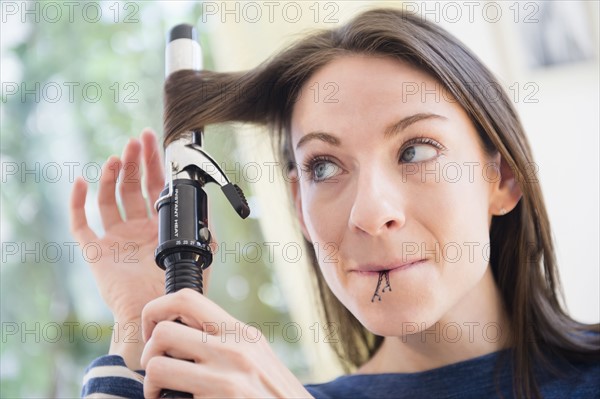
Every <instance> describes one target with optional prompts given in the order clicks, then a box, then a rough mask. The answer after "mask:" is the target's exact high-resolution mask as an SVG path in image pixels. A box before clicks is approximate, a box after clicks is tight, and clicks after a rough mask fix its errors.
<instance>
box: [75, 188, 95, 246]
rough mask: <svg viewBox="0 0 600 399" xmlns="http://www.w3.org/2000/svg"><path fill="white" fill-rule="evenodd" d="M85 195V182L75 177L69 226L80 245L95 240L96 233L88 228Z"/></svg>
mask: <svg viewBox="0 0 600 399" xmlns="http://www.w3.org/2000/svg"><path fill="white" fill-rule="evenodd" d="M86 196H87V183H86V182H85V180H84V179H83V178H82V177H77V178H76V179H75V183H73V189H72V191H71V201H70V204H69V211H70V228H71V234H72V235H73V237H75V239H77V241H79V243H80V245H85V244H87V243H88V242H92V241H94V240H96V234H95V233H94V232H93V231H92V229H90V227H89V225H88V222H87V217H86V216H85V198H86Z"/></svg>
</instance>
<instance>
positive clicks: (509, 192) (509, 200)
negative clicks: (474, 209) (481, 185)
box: [489, 152, 523, 216]
mask: <svg viewBox="0 0 600 399" xmlns="http://www.w3.org/2000/svg"><path fill="white" fill-rule="evenodd" d="M492 162H494V163H495V164H496V165H500V168H499V169H500V171H499V174H500V178H499V179H495V181H494V182H493V183H492V186H493V187H492V194H491V201H490V209H489V212H490V215H496V216H503V215H505V214H507V213H508V212H510V211H512V210H513V209H514V208H515V207H516V206H517V204H518V203H519V200H520V199H521V197H522V195H523V194H522V192H521V188H520V187H519V184H518V181H517V178H516V177H515V173H514V172H513V170H512V169H511V167H510V166H509V165H508V163H507V162H506V160H505V159H504V157H502V155H501V154H500V152H498V154H496V155H495V156H494V159H493V161H492Z"/></svg>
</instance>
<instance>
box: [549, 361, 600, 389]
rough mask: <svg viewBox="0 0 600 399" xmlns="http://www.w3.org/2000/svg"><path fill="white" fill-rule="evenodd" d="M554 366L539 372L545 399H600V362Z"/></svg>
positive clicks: (558, 363) (559, 363)
mask: <svg viewBox="0 0 600 399" xmlns="http://www.w3.org/2000/svg"><path fill="white" fill-rule="evenodd" d="M552 366H553V368H552V369H549V368H548V367H544V368H540V369H539V370H538V384H539V385H540V391H541V393H542V396H543V397H544V398H565V397H569V398H600V361H595V362H585V363H583V362H576V363H573V362H570V363H566V362H563V361H561V362H558V361H557V362H553V364H552Z"/></svg>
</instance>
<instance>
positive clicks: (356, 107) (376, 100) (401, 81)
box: [291, 55, 468, 141]
mask: <svg viewBox="0 0 600 399" xmlns="http://www.w3.org/2000/svg"><path fill="white" fill-rule="evenodd" d="M419 112H432V113H442V114H445V115H446V116H448V117H452V116H458V117H460V118H466V114H465V113H464V111H463V110H462V108H461V107H460V106H459V105H458V104H457V103H456V101H455V100H454V99H453V98H452V97H451V95H450V94H449V93H448V92H447V91H446V90H445V89H444V87H443V85H442V84H441V83H439V82H438V81H437V80H436V79H434V78H433V77H432V76H431V75H429V74H428V73H426V72H424V71H422V70H420V69H418V68H415V67H414V66H412V65H410V64H408V63H406V62H403V61H400V60H397V59H393V58H391V57H384V56H377V57H375V56H367V55H349V56H344V57H340V58H337V59H335V60H333V61H331V62H330V63H328V64H326V65H325V66H323V67H322V68H320V69H319V70H317V71H316V72H315V73H314V74H313V75H312V76H311V77H310V78H308V79H307V81H306V82H305V84H304V85H303V87H302V90H301V92H300V96H299V98H298V101H297V102H296V104H295V106H294V109H293V112H292V120H291V122H292V134H293V135H295V136H297V135H298V134H299V132H301V131H306V130H309V129H323V130H332V131H337V130H339V129H345V128H351V127H353V126H354V127H355V126H358V125H365V124H370V125H371V126H370V127H372V128H376V127H377V126H372V124H373V123H377V121H381V122H382V123H389V122H390V121H389V120H386V121H384V120H383V119H388V118H391V119H394V118H397V117H401V116H406V115H410V114H413V113H419ZM467 119H468V118H467ZM297 139H298V137H296V140H297ZM296 140H294V141H296Z"/></svg>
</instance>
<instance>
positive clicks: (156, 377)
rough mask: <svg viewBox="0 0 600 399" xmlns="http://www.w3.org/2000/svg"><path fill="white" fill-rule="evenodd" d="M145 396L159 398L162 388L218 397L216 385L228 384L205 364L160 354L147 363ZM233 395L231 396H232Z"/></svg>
mask: <svg viewBox="0 0 600 399" xmlns="http://www.w3.org/2000/svg"><path fill="white" fill-rule="evenodd" d="M145 370H146V376H145V378H144V397H145V398H158V397H159V395H160V391H161V390H162V389H170V390H174V391H179V392H202V394H203V396H204V397H213V398H214V397H217V396H215V394H216V391H215V390H214V389H212V387H214V386H217V387H218V386H221V387H222V386H223V385H224V384H227V382H226V381H224V379H223V377H221V376H219V375H217V373H215V372H213V371H211V370H210V369H208V367H206V366H205V365H203V364H195V363H190V362H187V361H185V360H179V359H173V358H170V357H165V356H159V357H154V358H152V359H150V361H149V362H148V364H147V365H146V368H145ZM230 397H231V396H230Z"/></svg>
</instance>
